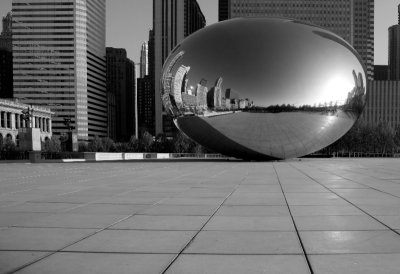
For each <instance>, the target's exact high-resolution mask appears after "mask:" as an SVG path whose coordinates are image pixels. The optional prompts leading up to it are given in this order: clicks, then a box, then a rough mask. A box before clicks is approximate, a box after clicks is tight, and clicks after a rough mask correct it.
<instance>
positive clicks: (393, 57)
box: [388, 5, 400, 81]
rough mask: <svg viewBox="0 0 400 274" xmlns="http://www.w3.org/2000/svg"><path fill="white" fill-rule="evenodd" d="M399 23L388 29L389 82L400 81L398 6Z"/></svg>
mask: <svg viewBox="0 0 400 274" xmlns="http://www.w3.org/2000/svg"><path fill="white" fill-rule="evenodd" d="M397 9H398V14H399V22H398V24H397V25H393V26H391V27H390V28H389V58H388V59H389V60H388V64H389V65H388V66H389V68H388V74H389V80H394V81H395V80H400V5H398V7H397Z"/></svg>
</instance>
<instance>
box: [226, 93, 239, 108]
mask: <svg viewBox="0 0 400 274" xmlns="http://www.w3.org/2000/svg"><path fill="white" fill-rule="evenodd" d="M225 107H226V108H227V109H238V108H239V94H238V93H237V92H236V91H235V90H233V89H231V88H228V89H226V91H225Z"/></svg>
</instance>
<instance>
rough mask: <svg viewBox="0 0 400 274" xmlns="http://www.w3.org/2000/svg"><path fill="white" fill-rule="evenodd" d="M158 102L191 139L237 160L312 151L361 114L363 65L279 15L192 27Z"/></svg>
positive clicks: (166, 71) (331, 40)
mask: <svg viewBox="0 0 400 274" xmlns="http://www.w3.org/2000/svg"><path fill="white" fill-rule="evenodd" d="M161 82H162V94H161V96H162V101H163V105H164V108H165V111H166V112H167V113H168V114H169V115H171V116H172V117H173V119H174V123H175V124H176V126H177V127H178V128H179V129H180V130H181V131H182V132H184V133H185V134H186V135H187V136H188V137H190V138H191V139H193V140H194V141H196V142H197V143H199V144H201V145H203V146H205V147H207V148H209V149H211V150H213V151H215V152H219V153H222V154H224V155H228V156H234V157H237V158H241V159H254V160H268V159H269V160H272V159H287V158H293V157H299V156H303V155H307V154H310V153H312V152H315V151H317V150H319V149H322V148H324V147H326V146H328V145H329V144H331V143H333V142H335V141H336V140H337V139H339V138H340V137H341V136H343V135H344V134H345V133H346V132H347V131H348V130H349V129H350V128H351V127H352V126H353V124H354V123H355V121H356V120H357V119H358V117H359V116H360V114H361V112H362V110H363V108H364V106H365V98H366V69H365V66H364V65H363V62H362V60H361V58H360V56H359V55H358V53H357V52H356V51H355V50H354V49H353V48H352V47H351V45H349V44H348V43H347V42H346V41H344V40H343V39H342V38H340V37H339V36H337V35H336V34H333V33H332V32H330V31H327V30H325V29H322V28H320V27H317V26H314V25H311V24H307V23H304V22H300V21H296V20H291V19H283V18H239V19H232V20H228V21H223V22H220V23H217V24H214V25H211V26H208V27H206V28H204V29H202V30H199V31H197V32H196V33H194V34H192V35H191V36H189V37H188V38H186V39H185V40H183V41H182V42H181V43H180V44H179V45H178V46H176V47H175V48H174V50H173V51H172V52H171V54H170V55H169V57H168V58H167V60H166V62H165V64H164V68H163V74H162V79H161Z"/></svg>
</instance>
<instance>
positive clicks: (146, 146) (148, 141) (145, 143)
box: [139, 131, 153, 152]
mask: <svg viewBox="0 0 400 274" xmlns="http://www.w3.org/2000/svg"><path fill="white" fill-rule="evenodd" d="M152 144H153V136H152V135H151V134H150V133H149V132H147V131H145V132H144V133H143V135H142V138H140V140H139V150H140V151H143V152H150V150H151V146H152Z"/></svg>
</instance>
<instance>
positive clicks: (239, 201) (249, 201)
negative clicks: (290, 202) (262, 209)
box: [224, 195, 286, 206]
mask: <svg viewBox="0 0 400 274" xmlns="http://www.w3.org/2000/svg"><path fill="white" fill-rule="evenodd" d="M224 204H225V205H246V206H255V205H267V206H270V205H286V202H285V199H284V198H283V197H281V196H280V195H277V197H270V198H268V199H265V198H251V197H243V198H242V197H238V198H235V197H229V198H228V199H227V200H226V201H225V203H224Z"/></svg>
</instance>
